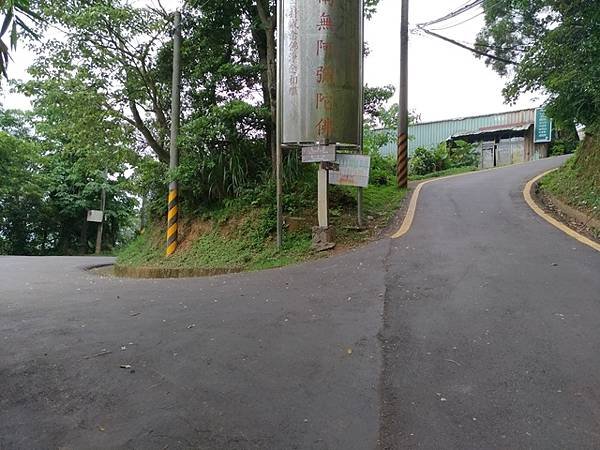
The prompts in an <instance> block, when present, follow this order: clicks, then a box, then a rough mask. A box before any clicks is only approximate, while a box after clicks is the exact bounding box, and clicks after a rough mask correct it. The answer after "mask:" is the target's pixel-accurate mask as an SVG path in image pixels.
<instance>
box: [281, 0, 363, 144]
mask: <svg viewBox="0 0 600 450" xmlns="http://www.w3.org/2000/svg"><path fill="white" fill-rule="evenodd" d="M282 1H284V4H283V13H284V17H283V22H284V27H283V28H284V29H283V45H282V47H281V51H282V52H283V53H282V59H283V74H282V76H283V80H282V118H283V130H282V141H283V143H284V144H287V145H307V144H308V145H310V144H316V143H320V144H336V143H337V144H348V145H358V137H359V130H360V114H361V108H362V106H361V105H362V98H361V96H362V94H361V93H362V88H361V85H360V84H361V82H360V80H361V73H360V68H361V63H360V61H361V58H362V48H363V45H362V42H361V39H362V38H361V23H362V8H361V5H362V2H361V1H360V0H282Z"/></svg>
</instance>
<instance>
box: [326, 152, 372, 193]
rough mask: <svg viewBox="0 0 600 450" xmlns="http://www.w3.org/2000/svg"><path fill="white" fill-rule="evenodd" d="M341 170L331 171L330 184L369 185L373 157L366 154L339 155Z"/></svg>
mask: <svg viewBox="0 0 600 450" xmlns="http://www.w3.org/2000/svg"><path fill="white" fill-rule="evenodd" d="M336 162H337V163H338V164H339V170H338V171H336V172H329V184H339V185H343V186H358V187H367V186H369V172H370V170H371V157H370V156H365V155H342V154H339V155H337V158H336Z"/></svg>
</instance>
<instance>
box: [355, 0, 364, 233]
mask: <svg viewBox="0 0 600 450" xmlns="http://www.w3.org/2000/svg"><path fill="white" fill-rule="evenodd" d="M358 3H359V5H358V7H359V8H360V13H359V19H358V20H359V25H360V28H359V42H360V45H359V51H360V55H359V58H358V63H359V72H360V74H359V94H358V138H357V141H358V152H359V153H360V154H362V153H363V152H364V149H363V141H364V136H363V134H364V130H363V127H364V124H363V121H364V101H365V100H364V84H365V64H364V58H365V51H364V46H365V24H364V14H365V9H364V8H365V7H364V0H360V1H359V2H358ZM356 203H357V204H356V210H357V211H356V213H357V215H358V221H357V223H358V227H359V228H362V227H363V188H362V187H359V188H358V192H357V202H356Z"/></svg>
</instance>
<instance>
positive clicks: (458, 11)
mask: <svg viewBox="0 0 600 450" xmlns="http://www.w3.org/2000/svg"><path fill="white" fill-rule="evenodd" d="M481 4H483V0H474V1H473V2H471V3H467V4H466V5H464V6H462V7H460V8H458V9H456V10H454V11H452V12H450V13H448V14H446V15H445V16H443V17H440V18H439V19H435V20H430V21H429V22H425V23H420V24H418V25H417V27H419V28H422V27H428V26H430V25H434V24H436V23H440V22H445V21H446V20H449V19H452V18H454V17H456V16H459V15H460V14H463V13H465V12H467V11H469V10H471V9H473V8H476V7H477V6H480V5H481Z"/></svg>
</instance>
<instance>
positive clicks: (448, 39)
mask: <svg viewBox="0 0 600 450" xmlns="http://www.w3.org/2000/svg"><path fill="white" fill-rule="evenodd" d="M419 29H420V30H421V31H423V32H425V33H427V34H429V35H431V36H434V37H436V38H438V39H442V40H443V41H446V42H450V43H451V44H454V45H457V46H458V47H461V48H464V49H465V50H469V51H470V52H473V53H475V54H477V55H480V56H485V57H486V58H490V59H493V60H496V61H500V62H502V63H504V64H509V65H516V64H517V63H516V62H514V61H511V60H510V59H506V58H502V57H501V56H496V55H492V54H490V53H486V52H483V51H481V50H477V49H476V48H473V47H469V46H468V45H465V44H462V43H460V42H459V41H456V40H454V39H450V38H449V37H446V36H442V35H441V34H438V33H435V32H433V31H430V30H427V29H425V28H422V27H419Z"/></svg>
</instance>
